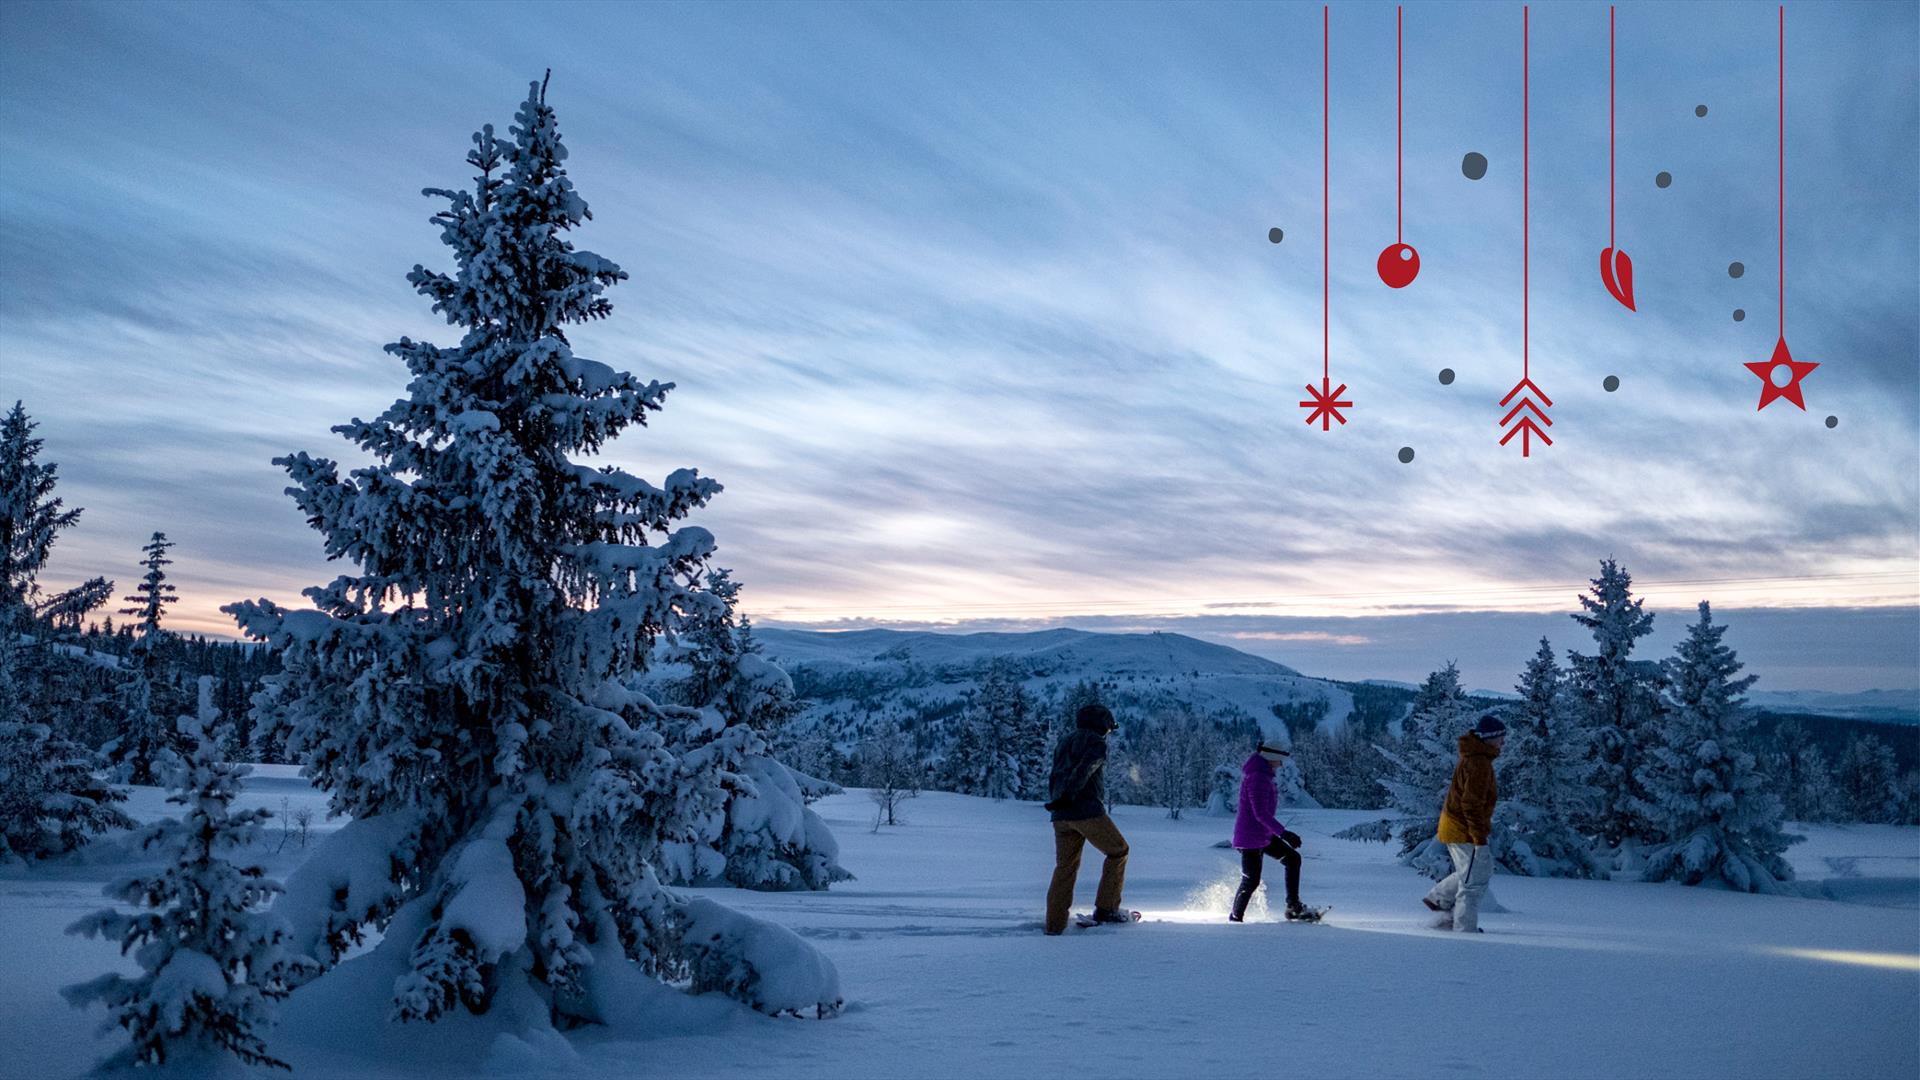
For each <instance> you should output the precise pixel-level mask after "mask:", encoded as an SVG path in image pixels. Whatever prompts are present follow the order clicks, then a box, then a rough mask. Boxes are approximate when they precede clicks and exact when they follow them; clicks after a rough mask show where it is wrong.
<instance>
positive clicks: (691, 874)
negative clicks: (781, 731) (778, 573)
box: [666, 569, 853, 889]
mask: <svg viewBox="0 0 1920 1080" xmlns="http://www.w3.org/2000/svg"><path fill="white" fill-rule="evenodd" d="M705 583H706V588H707V592H708V593H709V594H710V595H712V596H713V597H714V598H716V599H718V600H720V601H721V604H720V606H719V607H712V606H708V607H705V608H701V609H697V610H696V611H695V612H693V613H691V614H689V615H688V616H687V617H686V619H685V626H684V628H683V629H682V630H681V632H680V633H679V634H678V635H677V636H678V637H679V639H680V641H681V643H682V647H683V648H684V649H685V651H686V653H687V656H686V662H687V665H688V668H689V670H690V675H689V676H688V678H687V679H686V680H685V681H684V682H683V683H682V684H681V686H680V687H679V688H678V690H679V694H680V696H681V701H682V704H684V705H688V706H692V707H693V710H694V711H693V713H692V715H691V716H690V717H689V722H688V723H687V725H686V726H685V728H684V729H683V731H682V734H681V735H680V737H679V738H678V739H677V740H676V742H675V746H674V750H675V752H676V753H677V754H678V755H679V756H680V758H681V760H682V762H683V766H685V767H690V768H693V769H696V770H697V771H698V772H699V773H700V775H698V776H695V777H690V778H689V779H688V780H687V785H688V786H689V787H692V788H694V789H696V790H700V789H704V790H708V791H710V792H713V793H715V795H716V796H717V797H716V798H714V800H713V801H712V805H711V807H710V810H709V812H707V813H705V814H702V815H700V817H699V824H698V826H697V828H696V832H695V835H694V836H693V838H692V839H691V840H690V841H688V842H687V843H685V844H677V845H674V846H673V847H672V848H671V852H672V856H671V857H670V858H668V859H667V860H666V868H667V869H668V871H669V873H668V878H669V880H670V881H672V882H674V883H676V884H704V883H710V882H715V881H725V882H727V883H730V884H733V885H737V886H740V887H741V888H747V889H825V888H826V887H827V886H828V885H830V884H832V883H833V882H835V881H846V880H848V879H849V878H851V877H852V876H853V875H851V874H849V873H847V871H846V870H845V869H844V868H843V867H841V866H840V864H839V863H838V861H837V860H838V858H839V854H840V845H839V843H838V841H836V840H835V839H834V837H833V832H832V830H831V829H829V828H828V827H827V823H826V821H825V820H823V819H822V818H821V817H820V815H819V814H817V813H815V812H814V811H813V810H811V809H809V808H808V807H807V799H806V795H805V792H804V791H803V790H802V788H801V786H800V783H799V781H798V779H797V778H796V777H795V776H794V774H793V773H792V772H791V771H790V770H788V769H787V767H786V766H785V765H783V764H781V763H780V762H778V761H776V760H774V759H773V757H772V756H771V754H770V753H769V751H768V740H767V735H766V733H767V732H769V731H772V730H774V729H776V728H778V727H779V725H781V724H782V723H784V722H785V720H786V719H787V718H788V717H789V716H791V715H792V714H793V712H794V698H793V683H792V681H791V680H790V679H788V677H787V673H786V672H785V671H782V670H781V669H780V667H779V666H778V665H776V664H774V663H773V662H771V661H769V660H768V659H766V657H764V656H762V655H761V654H760V652H759V650H758V647H757V646H756V645H755V644H754V642H753V639H752V635H751V632H750V631H749V630H748V629H747V627H746V626H745V625H743V624H741V623H740V622H739V621H737V620H736V616H735V606H736V604H737V603H738V599H739V593H740V587H739V585H738V583H736V582H735V581H734V580H733V578H732V575H731V574H730V573H729V572H728V571H726V570H723V569H715V570H712V571H710V572H709V573H707V575H706V579H705Z"/></svg>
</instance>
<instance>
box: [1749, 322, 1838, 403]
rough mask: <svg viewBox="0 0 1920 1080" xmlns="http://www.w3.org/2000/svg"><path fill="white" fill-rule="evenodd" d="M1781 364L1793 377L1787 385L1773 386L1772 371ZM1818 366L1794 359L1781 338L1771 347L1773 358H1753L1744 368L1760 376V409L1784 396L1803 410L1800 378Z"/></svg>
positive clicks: (1784, 339) (1804, 400) (1785, 341)
mask: <svg viewBox="0 0 1920 1080" xmlns="http://www.w3.org/2000/svg"><path fill="white" fill-rule="evenodd" d="M1783 364H1784V365H1786V367H1787V370H1789V371H1791V372H1792V373H1793V377H1792V378H1790V379H1788V380H1787V385H1785V386H1775V385H1774V384H1773V373H1774V372H1775V371H1777V370H1779V368H1780V366H1781V365H1783ZM1819 366H1820V365H1819V364H1815V363H1810V362H1807V361H1804V360H1795V359H1794V358H1793V353H1792V352H1791V351H1789V350H1788V348H1787V339H1786V338H1781V339H1780V340H1779V342H1778V343H1776V344H1775V345H1774V347H1773V358H1772V359H1771V360H1755V361H1754V362H1753V363H1751V364H1748V365H1746V368H1747V370H1748V371H1751V372H1753V373H1754V374H1755V375H1758V376H1759V377H1760V408H1761V409H1764V408H1766V407H1767V406H1768V405H1771V404H1773V400H1774V399H1775V398H1786V399H1787V400H1788V401H1791V402H1793V403H1794V405H1795V406H1797V407H1798V408H1799V409H1800V410H1801V411H1802V412H1804V411H1806V408H1807V402H1806V399H1804V398H1802V397H1801V396H1800V380H1801V379H1804V378H1806V377H1807V375H1808V374H1809V373H1811V372H1812V371H1813V369H1814V368H1817V367H1819ZM1755 411H1758V410H1755Z"/></svg>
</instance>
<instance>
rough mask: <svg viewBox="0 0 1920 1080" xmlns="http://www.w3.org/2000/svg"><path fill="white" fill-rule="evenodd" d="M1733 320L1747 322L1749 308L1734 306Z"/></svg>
mask: <svg viewBox="0 0 1920 1080" xmlns="http://www.w3.org/2000/svg"><path fill="white" fill-rule="evenodd" d="M1733 321H1734V322H1746V321H1747V309H1746V308H1743V307H1737V308H1734V309H1733Z"/></svg>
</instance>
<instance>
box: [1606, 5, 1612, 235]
mask: <svg viewBox="0 0 1920 1080" xmlns="http://www.w3.org/2000/svg"><path fill="white" fill-rule="evenodd" d="M1607 246H1608V247H1612V246H1613V7H1612V6H1611V5H1609V6H1608V8H1607Z"/></svg>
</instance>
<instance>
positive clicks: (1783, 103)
mask: <svg viewBox="0 0 1920 1080" xmlns="http://www.w3.org/2000/svg"><path fill="white" fill-rule="evenodd" d="M1786 339H1787V5H1785V4H1781V5H1780V340H1782V341H1785V340H1786Z"/></svg>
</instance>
